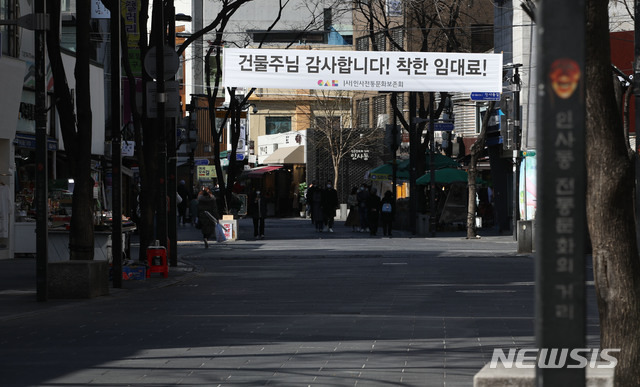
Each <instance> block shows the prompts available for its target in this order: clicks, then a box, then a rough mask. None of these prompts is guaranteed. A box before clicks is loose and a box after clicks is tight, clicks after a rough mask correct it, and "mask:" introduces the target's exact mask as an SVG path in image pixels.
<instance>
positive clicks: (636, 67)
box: [633, 0, 640, 250]
mask: <svg viewBox="0 0 640 387" xmlns="http://www.w3.org/2000/svg"><path fill="white" fill-rule="evenodd" d="M634 15H635V17H634V19H633V20H634V25H635V32H634V62H633V95H634V100H635V123H634V126H635V131H636V224H638V221H640V195H639V194H638V192H639V191H638V189H639V188H640V157H638V155H640V141H638V139H639V138H640V19H638V18H640V0H635V2H634ZM636 244H637V245H638V249H639V250H640V227H638V226H636Z"/></svg>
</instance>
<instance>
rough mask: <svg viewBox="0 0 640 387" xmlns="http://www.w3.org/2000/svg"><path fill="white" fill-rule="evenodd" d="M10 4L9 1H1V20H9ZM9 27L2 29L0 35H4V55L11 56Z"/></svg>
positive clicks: (0, 28) (2, 42)
mask: <svg viewBox="0 0 640 387" xmlns="http://www.w3.org/2000/svg"><path fill="white" fill-rule="evenodd" d="M9 13H10V12H9V2H8V0H0V19H2V20H7V19H8V18H9ZM8 31H9V27H8V26H2V27H0V34H2V36H1V37H2V41H1V44H2V54H3V55H7V54H9V32H8Z"/></svg>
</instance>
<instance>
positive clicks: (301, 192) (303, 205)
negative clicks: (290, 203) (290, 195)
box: [298, 183, 307, 218]
mask: <svg viewBox="0 0 640 387" xmlns="http://www.w3.org/2000/svg"><path fill="white" fill-rule="evenodd" d="M306 193H307V183H300V184H298V201H299V202H300V217H301V218H305V217H306V216H307V197H306Z"/></svg>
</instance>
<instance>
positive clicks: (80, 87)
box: [47, 2, 94, 260]
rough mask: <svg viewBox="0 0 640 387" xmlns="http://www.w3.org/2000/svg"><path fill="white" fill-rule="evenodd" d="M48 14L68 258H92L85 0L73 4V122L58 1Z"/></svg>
mask: <svg viewBox="0 0 640 387" xmlns="http://www.w3.org/2000/svg"><path fill="white" fill-rule="evenodd" d="M47 5H48V13H49V14H50V15H51V18H52V20H51V26H52V27H51V31H50V33H49V34H47V35H48V36H47V48H48V54H49V58H50V63H51V71H52V73H53V78H54V93H55V97H56V110H57V111H58V114H59V118H60V130H61V132H62V138H63V141H64V145H65V150H66V154H67V157H68V158H69V169H70V174H71V176H72V177H73V179H74V181H75V183H74V190H73V199H72V200H73V201H72V204H71V206H72V214H73V215H72V217H71V222H70V230H69V259H70V260H92V259H93V247H94V234H93V233H94V230H93V213H94V208H93V186H94V180H93V178H92V177H91V128H92V116H91V91H90V84H89V58H90V56H91V45H90V42H89V38H90V28H89V21H90V8H89V6H90V5H89V4H88V3H87V4H85V3H82V4H78V6H77V21H78V24H77V37H76V39H77V55H76V66H75V78H76V101H77V106H76V107H77V112H78V113H77V125H76V117H75V112H74V109H73V100H72V97H71V93H70V91H69V87H68V85H67V77H66V74H65V70H64V67H63V63H62V56H61V54H60V30H59V20H60V19H59V18H60V4H59V2H58V3H56V2H48V3H47Z"/></svg>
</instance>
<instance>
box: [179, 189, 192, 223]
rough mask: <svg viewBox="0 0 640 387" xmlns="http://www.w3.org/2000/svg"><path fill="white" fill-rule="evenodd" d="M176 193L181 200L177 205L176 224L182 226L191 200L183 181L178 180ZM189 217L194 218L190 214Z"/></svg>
mask: <svg viewBox="0 0 640 387" xmlns="http://www.w3.org/2000/svg"><path fill="white" fill-rule="evenodd" d="M177 191H178V195H180V197H181V198H182V201H181V202H180V204H178V224H182V225H183V226H184V221H185V218H186V215H187V208H189V201H190V200H191V195H190V193H189V190H188V189H187V186H186V183H185V181H184V180H180V183H179V184H178V188H177ZM190 216H195V214H190Z"/></svg>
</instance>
